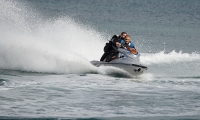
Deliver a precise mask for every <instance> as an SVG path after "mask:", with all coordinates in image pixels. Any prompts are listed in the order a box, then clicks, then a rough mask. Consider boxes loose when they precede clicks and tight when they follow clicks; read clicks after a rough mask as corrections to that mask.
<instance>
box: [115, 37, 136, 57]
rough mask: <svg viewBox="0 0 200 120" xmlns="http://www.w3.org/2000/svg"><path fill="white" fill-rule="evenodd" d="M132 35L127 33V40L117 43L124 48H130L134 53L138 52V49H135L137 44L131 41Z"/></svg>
mask: <svg viewBox="0 0 200 120" xmlns="http://www.w3.org/2000/svg"><path fill="white" fill-rule="evenodd" d="M130 39H131V37H130V36H129V35H126V37H125V41H122V40H121V41H120V43H116V45H117V47H121V48H124V49H127V50H129V51H130V52H132V53H133V54H138V52H137V50H136V49H135V46H134V44H133V43H131V41H130Z"/></svg>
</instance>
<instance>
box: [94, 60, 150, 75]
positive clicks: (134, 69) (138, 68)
mask: <svg viewBox="0 0 200 120" xmlns="http://www.w3.org/2000/svg"><path fill="white" fill-rule="evenodd" d="M91 63H92V64H93V65H94V66H96V67H100V66H112V67H116V68H120V69H123V70H125V71H127V72H128V73H130V74H132V75H134V76H138V75H141V74H142V73H143V72H144V71H146V70H147V67H146V66H142V65H137V64H125V63H112V62H102V61H91Z"/></svg>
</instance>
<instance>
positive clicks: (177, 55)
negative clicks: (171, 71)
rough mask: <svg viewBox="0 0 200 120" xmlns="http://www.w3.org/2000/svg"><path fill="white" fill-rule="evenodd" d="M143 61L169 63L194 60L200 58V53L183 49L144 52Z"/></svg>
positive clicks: (148, 63) (146, 63)
mask: <svg viewBox="0 0 200 120" xmlns="http://www.w3.org/2000/svg"><path fill="white" fill-rule="evenodd" d="M140 60H141V63H142V64H145V65H153V64H163V63H164V64H169V63H177V62H194V61H199V60H200V54H199V53H197V52H193V53H191V54H190V53H183V52H182V51H180V52H176V51H175V50H173V51H172V52H169V53H165V52H164V51H161V52H158V53H144V54H142V55H141V57H140Z"/></svg>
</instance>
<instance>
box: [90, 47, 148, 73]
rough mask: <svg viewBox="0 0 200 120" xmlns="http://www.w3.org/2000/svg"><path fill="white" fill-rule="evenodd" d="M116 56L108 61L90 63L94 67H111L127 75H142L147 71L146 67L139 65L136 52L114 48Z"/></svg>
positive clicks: (138, 57) (138, 55)
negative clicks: (121, 70)
mask: <svg viewBox="0 0 200 120" xmlns="http://www.w3.org/2000/svg"><path fill="white" fill-rule="evenodd" d="M113 49H115V50H116V51H117V52H118V54H117V56H115V58H114V59H112V60H110V61H105V60H104V61H91V64H93V65H94V66H96V67H101V66H113V67H117V68H120V69H123V70H125V71H127V72H128V73H130V74H132V75H134V76H137V75H141V74H142V73H144V71H146V70H147V67H146V66H143V65H141V63H140V54H139V53H138V52H133V51H131V50H130V49H124V48H117V49H116V48H115V47H113Z"/></svg>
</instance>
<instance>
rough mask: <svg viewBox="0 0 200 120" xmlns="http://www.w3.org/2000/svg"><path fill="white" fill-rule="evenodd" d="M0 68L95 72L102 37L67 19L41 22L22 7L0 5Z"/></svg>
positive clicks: (14, 4) (19, 5)
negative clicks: (92, 62) (93, 64)
mask: <svg viewBox="0 0 200 120" xmlns="http://www.w3.org/2000/svg"><path fill="white" fill-rule="evenodd" d="M0 2H1V3H0V10H1V13H0V18H1V19H0V25H1V28H0V32H1V36H0V68H1V69H12V70H24V71H34V72H53V73H85V72H86V73H87V72H91V71H96V70H97V68H96V67H94V66H92V65H91V64H90V63H89V60H93V59H96V60H97V59H99V56H101V54H102V53H103V51H102V48H103V46H104V42H102V41H105V40H106V38H105V37H104V36H105V35H103V34H101V33H99V32H96V31H95V30H93V29H92V28H91V27H88V26H86V25H83V24H81V23H76V22H74V20H73V19H71V18H69V17H63V18H58V19H56V20H47V21H45V20H42V19H40V17H39V15H38V14H33V12H30V10H29V9H27V8H26V7H25V6H24V5H23V3H18V2H16V1H0Z"/></svg>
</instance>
